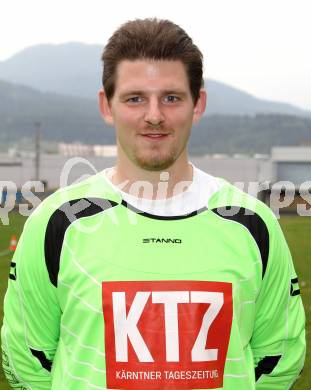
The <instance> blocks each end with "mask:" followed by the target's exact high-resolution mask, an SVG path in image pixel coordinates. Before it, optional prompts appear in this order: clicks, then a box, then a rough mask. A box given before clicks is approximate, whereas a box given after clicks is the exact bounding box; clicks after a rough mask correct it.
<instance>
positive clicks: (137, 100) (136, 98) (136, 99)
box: [127, 96, 142, 103]
mask: <svg viewBox="0 0 311 390" xmlns="http://www.w3.org/2000/svg"><path fill="white" fill-rule="evenodd" d="M141 101H142V98H141V97H140V96H133V97H130V98H128V99H127V102H129V103H140V102H141Z"/></svg>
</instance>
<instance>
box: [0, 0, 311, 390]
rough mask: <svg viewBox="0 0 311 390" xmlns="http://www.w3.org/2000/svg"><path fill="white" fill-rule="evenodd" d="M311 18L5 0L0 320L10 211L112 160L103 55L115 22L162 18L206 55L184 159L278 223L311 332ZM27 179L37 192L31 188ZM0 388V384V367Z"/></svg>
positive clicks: (290, 12)
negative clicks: (102, 94)
mask: <svg viewBox="0 0 311 390" xmlns="http://www.w3.org/2000/svg"><path fill="white" fill-rule="evenodd" d="M310 15H311V3H310V1H309V0H297V1H295V2H293V1H290V0H283V1H281V0H273V1H271V0H270V1H268V0H252V1H249V0H248V1H247V0H235V1H234V2H233V1H229V0H217V1H211V0H205V1H204V0H202V1H200V0H194V1H191V2H181V1H177V0H171V1H169V2H167V1H164V0H158V1H156V2H146V1H139V0H135V1H131V2H125V1H121V0H115V1H113V2H110V3H109V4H108V3H107V2H104V1H100V0H89V1H88V2H85V1H81V0H76V1H73V0H67V1H65V2H64V1H60V0H53V1H51V0H45V1H39V0H29V1H27V2H21V1H17V0H11V1H10V2H2V4H1V6H0V37H1V45H0V283H1V284H0V302H1V303H0V323H1V321H2V301H3V296H4V293H5V290H6V286H7V278H8V272H9V263H10V259H11V256H12V254H13V252H14V245H12V242H13V243H14V239H15V240H18V238H19V235H20V232H21V230H22V227H23V224H24V222H25V219H26V216H23V215H21V214H22V213H21V212H20V210H21V208H20V206H23V207H24V209H25V207H26V208H27V209H28V210H29V211H30V212H31V211H32V209H33V208H34V205H35V204H36V202H35V199H34V196H37V197H39V200H41V199H43V198H44V197H46V196H47V195H49V194H50V193H52V192H53V191H55V190H56V189H57V188H59V187H60V186H63V185H66V184H70V183H72V182H74V181H76V180H80V179H81V178H83V177H85V176H87V175H90V174H94V173H95V172H97V171H100V170H102V169H104V168H106V167H109V166H112V165H114V162H115V158H116V147H115V136H114V129H113V128H111V127H109V126H107V125H106V124H105V123H104V122H103V121H102V119H101V117H100V115H99V112H98V108H97V93H98V90H99V89H100V88H101V72H102V64H101V61H100V56H101V52H102V50H103V47H104V45H105V44H106V42H107V39H108V38H109V36H110V35H111V34H112V33H113V31H114V30H115V29H116V28H117V27H118V26H119V25H120V24H122V23H124V22H126V21H127V20H130V19H134V18H144V17H159V18H166V19H170V20H172V21H173V22H175V23H177V24H180V25H181V26H182V27H183V28H184V29H185V30H186V31H187V32H188V34H189V35H190V36H191V37H192V38H193V41H194V42H195V43H196V44H197V45H198V47H199V48H200V49H201V51H202V52H203V55H204V58H205V60H204V77H205V87H206V89H207V93H208V106H207V110H206V114H205V116H204V117H203V119H202V120H201V122H200V123H199V124H197V125H196V126H195V127H194V128H193V132H192V137H191V141H190V145H189V152H190V157H191V161H192V162H193V163H194V164H195V165H197V166H198V167H199V168H201V169H202V170H204V171H206V172H208V173H210V174H213V175H216V176H221V177H224V178H226V179H227V180H229V181H231V182H232V183H239V186H241V187H242V188H243V189H244V190H245V191H247V192H249V193H252V194H253V195H255V196H257V197H258V198H259V199H261V200H263V201H264V202H266V203H267V204H268V205H269V206H270V207H271V208H272V209H273V210H274V211H275V213H276V214H277V215H278V217H280V223H281V225H282V228H283V231H284V233H285V235H286V237H287V239H288V242H289V245H290V248H291V251H292V253H293V257H294V261H295V266H296V270H297V273H298V276H299V279H300V280H301V286H300V287H301V290H302V297H303V300H304V305H305V309H306V313H307V337H308V338H310V329H311V325H310V312H311V271H310V267H309V265H310V262H311V244H310V236H311V218H310V216H311V40H310V36H311V24H310ZM73 157H75V158H76V160H75V163H74V164H72V166H71V167H70V168H68V167H67V168H68V175H67V176H68V177H67V179H66V182H65V183H64V182H61V181H60V175H61V172H62V170H63V169H64V166H65V164H66V162H67V161H68V160H69V159H70V158H73ZM30 180H37V181H39V182H41V184H42V185H41V186H40V187H32V184H29V183H28V184H27V182H28V181H30ZM284 182H289V183H287V185H286V186H285V183H284ZM24 214H25V215H28V214H29V213H27V212H26V213H24ZM308 217H309V218H308ZM310 341H311V340H310ZM309 344H310V342H309ZM310 359H311V358H310V354H308V356H307V363H306V368H305V370H304V372H303V374H302V376H301V378H300V380H299V381H298V382H297V384H296V385H295V389H298V390H306V389H307V388H308V389H309V386H310V382H311V374H310V372H311V360H310ZM0 388H1V389H4V390H6V389H8V387H7V385H6V383H5V380H4V379H3V375H2V371H1V370H0Z"/></svg>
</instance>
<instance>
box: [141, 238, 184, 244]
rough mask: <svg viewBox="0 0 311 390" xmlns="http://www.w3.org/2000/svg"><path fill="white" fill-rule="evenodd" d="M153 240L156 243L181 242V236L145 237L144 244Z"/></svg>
mask: <svg viewBox="0 0 311 390" xmlns="http://www.w3.org/2000/svg"><path fill="white" fill-rule="evenodd" d="M151 242H153V243H156V244H181V243H182V241H181V239H180V238H143V244H150V243H151Z"/></svg>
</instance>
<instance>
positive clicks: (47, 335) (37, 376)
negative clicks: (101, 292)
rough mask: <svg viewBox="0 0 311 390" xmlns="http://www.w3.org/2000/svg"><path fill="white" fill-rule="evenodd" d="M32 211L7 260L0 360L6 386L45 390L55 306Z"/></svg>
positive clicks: (41, 230)
mask: <svg viewBox="0 0 311 390" xmlns="http://www.w3.org/2000/svg"><path fill="white" fill-rule="evenodd" d="M39 207H40V206H39ZM37 211H38V210H35V212H34V213H33V214H32V215H31V216H30V217H29V218H28V220H27V221H26V224H25V226H24V230H23V233H22V235H21V238H20V240H19V243H18V246H17V249H16V251H15V253H14V256H13V259H12V263H11V269H10V275H9V283H8V289H7V292H6V295H5V299H4V320H3V326H2V329H1V346H2V364H3V369H4V373H5V376H6V378H7V380H8V382H9V383H10V385H11V387H13V388H16V389H33V390H34V389H35V390H41V389H42V390H45V389H46V390H47V389H51V367H52V362H53V358H54V355H55V351H56V347H57V343H58V338H59V322H60V308H59V304H58V300H57V295H56V288H55V287H54V286H53V285H52V284H51V282H50V280H49V275H48V271H47V268H46V264H45V257H44V237H45V226H46V222H45V220H46V218H45V216H43V217H42V212H37Z"/></svg>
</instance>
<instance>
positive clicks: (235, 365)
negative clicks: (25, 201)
mask: <svg viewBox="0 0 311 390" xmlns="http://www.w3.org/2000/svg"><path fill="white" fill-rule="evenodd" d="M103 61H104V73H103V85H104V88H103V90H102V91H101V92H100V94H99V106H100V111H101V113H102V116H103V118H104V119H105V120H106V121H107V122H108V123H110V124H112V125H113V126H114V127H115V129H116V139H117V148H118V149H117V150H118V156H117V163H116V166H115V167H113V168H111V169H107V170H105V171H104V172H100V173H98V174H96V175H94V176H92V177H91V178H89V179H87V180H84V181H83V182H81V183H78V184H75V185H72V186H69V187H67V188H63V189H60V190H58V191H57V192H56V193H54V194H53V195H52V196H50V197H49V198H48V199H47V200H45V201H44V202H43V203H42V204H41V205H40V206H39V207H38V208H37V209H36V210H35V211H34V213H33V214H32V215H31V217H30V218H29V219H28V220H27V222H26V224H25V228H24V232H23V234H22V237H21V239H20V242H19V244H18V248H17V251H16V253H15V256H14V259H13V263H12V268H11V273H10V281H9V287H8V291H7V294H6V298H5V318H4V325H3V329H2V348H3V364H4V370H5V373H6V375H7V378H8V380H9V382H10V383H11V385H12V386H13V387H15V388H23V389H33V390H37V389H40V390H41V389H53V390H56V389H57V390H59V389H68V390H72V389H74V390H82V389H105V388H110V389H144V390H148V389H226V390H230V389H239V390H251V389H257V390H263V389H265V390H277V389H280V390H281V389H284V390H285V389H288V388H289V387H290V386H291V384H292V383H293V382H294V381H295V380H296V378H297V376H298V375H299V373H300V371H301V369H302V366H303V361H304V354H305V336H304V312H303V307H302V303H301V298H300V295H299V287H298V279H297V276H296V273H295V271H294V268H293V264H292V260H291V256H290V252H289V249H288V247H287V244H286V242H285V239H284V236H283V234H282V232H281V230H280V227H279V225H278V222H277V220H276V218H275V217H274V215H273V213H272V212H271V211H270V209H269V208H268V207H266V206H265V205H264V204H263V203H261V202H259V201H258V200H256V199H254V198H252V197H250V196H248V195H247V194H245V193H243V192H241V191H239V190H238V189H237V188H235V187H234V186H232V185H231V184H229V183H228V182H226V181H225V180H221V179H218V178H215V177H212V176H210V175H208V174H206V173H204V172H202V171H200V170H199V169H198V168H196V167H194V166H193V165H192V164H191V163H190V162H189V160H188V154H187V142H188V139H189V135H190V131H191V126H192V124H193V123H194V122H197V121H198V120H199V119H200V118H201V116H202V115H203V112H204V109H205V104H206V93H205V91H204V89H203V80H202V55H201V53H200V51H199V50H198V48H197V47H196V46H195V45H194V44H193V43H192V40H191V39H190V38H189V37H188V35H187V34H186V33H185V32H184V31H183V30H182V29H181V28H180V27H179V26H177V25H175V24H173V23H171V22H169V21H165V20H156V19H146V20H135V21H131V22H128V23H126V24H125V25H123V26H121V27H120V29H119V30H117V31H116V32H115V33H114V34H113V36H112V37H111V38H110V40H109V42H108V44H107V46H106V48H105V50H104V53H103Z"/></svg>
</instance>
